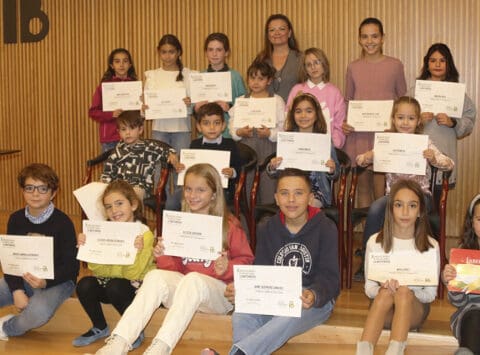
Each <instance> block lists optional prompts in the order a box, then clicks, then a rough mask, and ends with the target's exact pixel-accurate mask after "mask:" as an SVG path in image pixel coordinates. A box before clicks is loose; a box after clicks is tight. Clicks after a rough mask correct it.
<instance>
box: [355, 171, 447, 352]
mask: <svg viewBox="0 0 480 355" xmlns="http://www.w3.org/2000/svg"><path fill="white" fill-rule="evenodd" d="M429 230H430V229H429V224H428V216H427V213H426V207H425V199H424V197H423V190H422V188H421V187H420V185H419V184H418V183H416V182H415V181H412V180H399V181H398V182H396V183H395V184H394V185H393V186H392V189H391V192H390V195H389V198H388V203H387V208H386V210H385V223H384V226H383V229H382V230H381V231H380V232H379V233H378V234H375V235H373V236H372V238H370V240H369V241H368V244H367V249H366V255H365V260H367V261H368V260H369V257H370V254H371V253H382V252H383V253H385V254H391V253H396V252H399V251H405V250H410V251H413V252H415V253H421V254H424V255H425V256H427V254H429V253H433V254H434V258H435V260H436V263H435V264H436V268H437V271H438V270H439V268H440V255H439V248H438V243H437V242H436V241H435V239H433V238H431V237H430V236H429ZM365 271H366V275H367V277H368V263H367V262H365ZM365 293H366V294H367V296H368V297H369V298H371V299H373V302H372V305H371V307H370V310H369V312H368V315H367V320H366V321H365V327H364V329H363V333H362V337H361V339H360V342H358V343H357V355H364V354H372V355H373V348H374V346H375V344H376V343H377V341H378V338H379V337H380V333H381V332H382V329H383V328H384V327H386V328H390V329H391V332H390V343H389V346H388V349H387V351H386V353H385V354H387V355H396V354H403V353H404V350H405V346H406V341H407V336H408V331H409V330H410V329H416V328H418V327H419V326H421V325H422V323H423V322H424V320H425V319H426V317H427V315H428V312H429V304H430V303H431V302H432V301H433V300H434V299H435V296H436V294H437V286H425V287H422V286H408V285H402V284H400V282H399V281H398V280H395V279H390V280H385V281H384V282H376V281H372V280H367V281H366V282H365Z"/></svg>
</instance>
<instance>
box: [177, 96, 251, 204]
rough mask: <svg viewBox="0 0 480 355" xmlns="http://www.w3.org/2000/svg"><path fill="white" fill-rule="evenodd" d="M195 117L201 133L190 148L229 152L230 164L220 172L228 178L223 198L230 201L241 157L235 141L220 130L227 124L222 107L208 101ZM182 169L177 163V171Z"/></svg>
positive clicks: (238, 172)
mask: <svg viewBox="0 0 480 355" xmlns="http://www.w3.org/2000/svg"><path fill="white" fill-rule="evenodd" d="M196 117H197V130H198V131H199V132H200V133H201V134H202V137H200V138H197V139H195V140H193V141H192V142H191V143H190V149H212V150H226V151H229V152H230V166H228V167H225V168H223V169H222V174H223V175H225V176H226V177H228V179H229V182H228V190H227V191H226V195H225V198H226V199H227V201H231V200H233V196H234V193H235V182H236V179H237V177H238V175H239V174H240V168H241V166H242V159H241V158H240V153H239V151H238V147H237V144H236V143H235V141H234V140H233V139H231V138H225V137H223V136H222V132H223V130H224V129H225V127H226V125H227V123H226V122H225V117H224V115H223V109H222V107H221V106H220V105H219V104H217V103H215V102H210V103H207V104H205V105H203V106H202V107H200V109H199V110H198V111H197V114H196ZM184 169H185V166H184V165H183V164H177V166H176V170H177V172H180V171H182V170H184Z"/></svg>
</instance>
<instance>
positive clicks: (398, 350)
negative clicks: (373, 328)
mask: <svg viewBox="0 0 480 355" xmlns="http://www.w3.org/2000/svg"><path fill="white" fill-rule="evenodd" d="M406 346H407V342H406V341H397V340H390V344H388V348H387V351H386V352H385V355H403V352H404V351H405V347H406Z"/></svg>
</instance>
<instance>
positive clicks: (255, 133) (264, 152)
mask: <svg viewBox="0 0 480 355" xmlns="http://www.w3.org/2000/svg"><path fill="white" fill-rule="evenodd" d="M247 77H248V79H247V81H248V88H249V90H250V92H249V93H248V94H247V95H245V96H242V98H248V99H249V100H255V99H262V98H270V97H271V98H273V99H274V102H273V104H274V105H275V110H274V113H275V116H274V120H273V122H274V125H273V126H274V127H266V126H265V125H261V126H257V127H255V126H253V125H246V126H244V127H240V128H238V127H236V126H237V125H236V124H235V123H236V121H235V109H236V106H234V107H233V108H232V109H231V110H230V123H229V128H230V134H231V135H232V138H233V139H234V140H235V141H240V142H242V143H245V144H246V145H248V146H250V147H252V148H253V149H254V150H255V152H256V153H257V160H258V162H259V163H262V162H263V161H264V160H265V158H267V157H268V156H269V155H270V154H272V153H273V152H275V150H276V145H277V144H276V142H277V132H278V131H281V130H282V129H283V123H284V119H285V113H284V111H285V103H284V102H283V99H282V98H281V97H280V96H279V95H277V94H270V93H269V91H268V87H269V85H270V83H271V82H272V80H273V79H274V77H275V69H273V67H271V66H270V64H268V63H267V62H259V61H254V62H253V63H252V64H251V65H250V67H249V68H248V70H247ZM237 120H238V118H237ZM252 179H253V176H250V177H249V179H248V181H247V191H250V186H251V184H252ZM260 185H261V188H260V189H259V196H258V203H259V204H268V203H273V202H274V201H273V194H274V192H275V184H274V183H273V181H272V180H271V179H270V178H269V177H268V176H267V174H266V173H265V172H262V175H261V176H260Z"/></svg>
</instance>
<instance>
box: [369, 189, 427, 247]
mask: <svg viewBox="0 0 480 355" xmlns="http://www.w3.org/2000/svg"><path fill="white" fill-rule="evenodd" d="M388 196H389V195H386V196H383V197H380V198H379V199H378V200H375V201H373V203H372V204H371V205H370V208H369V209H368V215H367V220H366V222H365V229H364V231H363V250H365V248H366V247H367V242H368V239H369V238H370V236H372V235H373V234H375V233H377V232H379V231H380V229H382V227H383V221H384V220H385V208H386V207H387V201H388ZM424 198H425V206H426V208H427V214H428V213H430V212H431V210H432V197H431V196H430V195H429V194H424Z"/></svg>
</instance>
